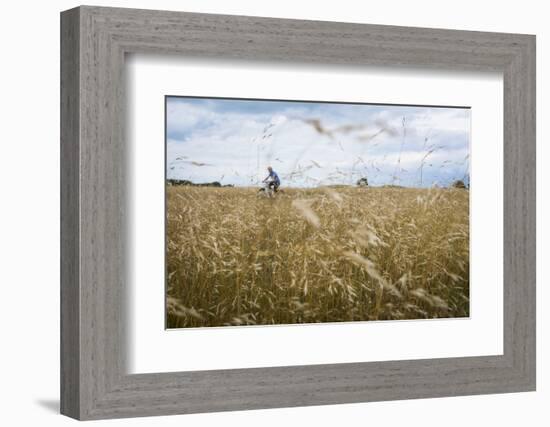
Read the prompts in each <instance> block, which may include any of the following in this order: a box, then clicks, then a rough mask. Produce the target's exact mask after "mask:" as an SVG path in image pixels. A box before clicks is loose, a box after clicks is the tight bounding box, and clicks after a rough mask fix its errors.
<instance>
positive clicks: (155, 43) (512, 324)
mask: <svg viewBox="0 0 550 427" xmlns="http://www.w3.org/2000/svg"><path fill="white" fill-rule="evenodd" d="M126 53H153V54H156V53H161V54H177V55H184V56H185V55H187V56H193V57H216V58H218V57H219V58H228V59H231V58H234V59H252V58H254V59H261V60H274V61H291V62H300V63H322V64H325V63H329V64H340V65H345V66H355V65H385V66H393V67H403V66H409V67H410V66H414V67H429V68H437V69H450V70H490V71H499V72H502V73H503V79H504V230H503V233H504V240H503V241H504V291H503V292H504V307H503V314H504V319H503V324H504V337H503V346H504V353H503V355H499V356H480V357H459V358H442V359H425V360H407V361H385V362H366V363H342V364H330V365H310V366H290V367H269V368H253V369H232V370H215V371H193V372H179V373H154V374H132V375H129V374H127V373H126V370H125V366H126V355H125V347H126V345H125V343H126V326H125V324H124V320H125V301H124V298H125V281H126V279H125V278H126V277H127V268H128V265H127V262H126V256H125V254H126V250H127V247H126V233H127V228H126V225H125V210H126V209H127V208H126V204H125V193H126V181H125V180H126V175H125V166H126V157H125V149H126V147H125V139H124V135H125V129H124V128H125V126H124V119H125V115H124V114H125V113H124V91H125V85H124V57H125V54H126ZM61 166H62V171H61V412H62V413H63V414H65V415H68V416H70V417H74V418H77V419H82V420H84V419H101V418H117V417H135V416H150V415H167V414H184V413H196V412H213V411H230V410H245V409H259V408H276V407H292V406H305V405H325V404H338V403H350V402H365V401H380V400H393V399H411V398H425V397H437V396H458V395H471V394H484V393H504V392H519V391H530V390H535V37H534V36H532V35H520V34H499V33H485V32H470V31H453V30H441V29H425V28H407V27H393V26H380V25H362V24H348V23H336V22H315V21H302V20H287V19H270V18H257V17H244V16H224V15H210V14H197V13H182V12H165V11H149V10H133V9H116V8H103V7H88V6H83V7H78V8H76V9H71V10H68V11H65V12H63V13H62V14H61Z"/></svg>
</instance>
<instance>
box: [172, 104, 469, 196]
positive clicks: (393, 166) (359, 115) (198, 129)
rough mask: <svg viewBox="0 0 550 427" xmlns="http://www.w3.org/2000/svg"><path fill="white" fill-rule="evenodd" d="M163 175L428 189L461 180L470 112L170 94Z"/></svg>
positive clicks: (245, 183) (466, 158)
mask: <svg viewBox="0 0 550 427" xmlns="http://www.w3.org/2000/svg"><path fill="white" fill-rule="evenodd" d="M166 103H167V104H166V112H167V116H166V135H167V141H166V144H167V147H166V168H167V171H166V172H167V177H168V179H187V180H191V181H193V182H196V183H199V182H212V181H220V182H221V183H222V184H233V185H236V186H251V185H252V186H254V185H258V182H259V181H261V180H262V179H263V178H265V176H266V174H267V173H266V168H267V166H269V165H271V166H272V167H273V169H274V170H275V171H276V172H277V173H278V174H279V176H280V178H281V181H282V185H283V186H288V187H312V186H317V185H330V184H353V183H355V182H356V181H357V180H358V179H359V178H361V177H367V179H368V181H369V184H370V185H385V184H395V185H403V186H409V187H420V186H422V187H428V186H431V185H433V184H435V183H437V184H438V185H448V184H449V183H451V182H452V181H454V180H456V179H467V176H468V170H469V169H468V168H469V143H470V110H469V109H467V108H443V107H441V108H438V107H416V106H414V107H413V106H397V105H366V104H337V103H317V102H294V101H258V100H237V99H215V98H189V97H167V98H166Z"/></svg>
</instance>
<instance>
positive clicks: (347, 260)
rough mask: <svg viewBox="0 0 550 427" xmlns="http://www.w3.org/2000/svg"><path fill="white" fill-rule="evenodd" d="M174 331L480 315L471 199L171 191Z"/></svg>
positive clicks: (170, 318) (170, 311)
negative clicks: (472, 264)
mask: <svg viewBox="0 0 550 427" xmlns="http://www.w3.org/2000/svg"><path fill="white" fill-rule="evenodd" d="M167 206H168V208H167V248H166V250H167V252H166V257H167V263H166V269H167V272H166V273H167V324H168V327H169V328H179V327H199V326H223V325H253V324H258V325H262V324H263V325H265V324H291V323H310V322H341V321H358V320H359V321H361V320H386V319H418V318H440V317H464V316H468V315H469V194H468V191H467V190H460V189H406V188H352V187H335V188H317V189H286V190H285V192H284V193H280V194H278V195H277V197H275V198H273V199H269V198H258V196H257V191H256V189H254V188H210V187H201V188H198V187H183V186H182V187H176V186H174V187H167Z"/></svg>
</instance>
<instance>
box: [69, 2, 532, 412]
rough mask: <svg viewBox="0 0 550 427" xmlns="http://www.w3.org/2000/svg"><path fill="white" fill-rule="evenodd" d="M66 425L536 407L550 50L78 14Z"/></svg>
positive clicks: (410, 35)
mask: <svg viewBox="0 0 550 427" xmlns="http://www.w3.org/2000/svg"><path fill="white" fill-rule="evenodd" d="M61 58H62V60H61V88H62V94H61V122H62V123H61V165H62V173H61V190H62V194H61V234H62V235H61V248H62V254H61V255H62V257H61V258H62V264H61V411H62V413H63V414H65V415H68V416H70V417H73V418H76V419H82V420H84V419H102V418H117V417H134V416H151V415H167V414H185V413H196V412H213V411H229V410H244V409H259V408H275V407H290V406H305V405H323V404H337V403H350V402H366V401H380V400H393V399H411V398H423V397H438V396H458V395H467V394H483V393H504V392H519V391H531V390H535V371H536V366H535V365H536V363H535V246H536V245H535V37H534V36H531V35H520V34H503V33H484V32H467V31H455V30H441V29H424V28H406V27H391V26H375V25H364V24H348V23H336V22H316V21H298V20H283V19H271V18H258V17H243V16H224V15H210V14H196V13H182V12H165V11H146V10H133V9H114V8H103V7H88V6H83V7H79V8H76V9H71V10H68V11H65V12H63V13H62V14H61Z"/></svg>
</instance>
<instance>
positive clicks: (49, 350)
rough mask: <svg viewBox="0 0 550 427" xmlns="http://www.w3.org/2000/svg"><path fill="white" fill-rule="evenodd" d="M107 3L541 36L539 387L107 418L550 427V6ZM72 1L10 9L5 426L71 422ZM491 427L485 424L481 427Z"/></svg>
mask: <svg viewBox="0 0 550 427" xmlns="http://www.w3.org/2000/svg"><path fill="white" fill-rule="evenodd" d="M94 3H95V4H97V5H105V6H122V7H138V8H148V9H151V8H155V9H167V10H185V11H194V12H210V13H227V14H245V15H257V16H271V17H281V18H301V19H319V20H329V21H349V22H362V23H374V24H392V25H409V26H424V27H441V28H454V29H466V30H482V31H503V32H519V33H531V34H536V35H537V45H538V48H537V57H538V60H537V62H538V64H537V74H538V82H537V85H538V90H537V93H538V99H537V108H538V113H537V122H538V133H537V137H538V147H539V148H538V206H537V208H538V214H537V217H538V219H539V221H538V236H539V238H538V249H539V252H538V260H539V266H538V315H537V318H538V338H539V339H538V343H539V344H538V361H539V363H538V391H537V392H536V393H518V394H508V395H489V396H474V397H458V398H439V399H424V400H413V401H398V402H382V403H365V404H351V405H337V406H323V407H309V408H293V409H276V410H262V411H247V412H232V413H220V414H207V415H202V414H201V415H190V416H171V417H160V418H154V419H152V418H144V419H129V420H116V421H109V422H108V423H109V424H110V425H121V426H122V425H124V426H131V425H132V426H134V425H135V426H145V425H151V424H152V423H154V425H181V424H182V423H185V424H186V425H188V426H194V425H201V426H203V425H206V426H210V425H211V426H215V425H216V426H217V425H225V426H232V425H235V426H236V425H239V426H258V425H262V426H271V425H273V426H280V425H316V426H329V425H330V426H334V425H346V424H351V425H354V424H362V425H367V424H370V425H377V424H378V425H380V424H383V425H385V426H392V425H407V426H408V427H412V426H423V427H426V426H432V425H445V426H460V427H464V426H469V425H478V424H480V425H483V424H489V425H498V426H517V425H530V426H546V425H549V424H550V409H549V406H548V404H549V403H550V370H549V369H548V366H549V365H548V363H547V362H545V360H544V359H545V358H546V359H547V358H548V345H549V343H550V335H549V334H548V329H547V324H548V320H549V315H548V310H547V307H545V305H547V304H548V303H549V302H550V301H548V296H549V295H550V293H549V291H548V289H545V283H547V282H548V278H549V277H550V276H549V274H548V272H547V271H544V261H545V259H548V256H549V247H548V245H549V243H550V242H549V240H548V230H549V227H548V225H546V224H545V223H544V218H545V217H546V218H548V217H549V215H550V211H549V208H550V206H549V197H548V196H549V191H548V187H547V186H545V185H544V184H545V182H547V181H548V178H549V175H550V172H549V168H548V167H545V164H546V163H547V162H548V161H549V160H550V158H549V151H550V149H549V148H548V145H546V146H545V144H544V143H543V141H545V140H548V138H549V127H548V125H547V124H546V123H545V122H544V119H545V118H547V117H548V116H549V115H550V105H549V102H550V97H549V93H548V76H549V75H550V51H549V46H550V27H549V26H548V12H547V11H545V2H542V1H534V0H523V1H521V2H518V1H514V2H508V1H486V2H482V1H479V0H474V1H471V0H460V1H454V2H443V1H440V0H439V1H428V0H415V1H407V0H401V1H390V0H387V1H371V2H364V1H363V2H361V1H357V0H355V1H353V0H338V1H334V2H321V1H319V0H316V1H315V0H303V1H297V0H277V1H271V2H264V1H258V0H256V1H253V0H231V1H223V0H187V1H175V0H173V1H169V0H157V1H146V0H142V1H137V0H136V1H115V0H111V1H96V2H94ZM76 5H78V2H74V1H61V0H59V1H50V2H38V1H21V2H15V1H14V2H4V4H3V5H2V18H1V23H0V32H1V38H0V40H1V43H2V51H1V53H0V55H1V58H2V63H1V65H0V73H1V78H0V85H1V86H0V108H1V110H0V117H1V122H0V200H1V201H2V203H1V207H0V319H1V323H0V325H1V328H2V335H1V351H0V362H1V365H0V366H2V367H3V369H2V373H1V374H0V394H1V398H0V402H2V406H1V410H0V421H1V422H2V424H3V425H6V426H14V425H33V424H35V425H36V424H39V425H41V426H53V425H56V426H57V425H68V424H69V423H71V422H73V421H71V420H70V419H68V418H65V417H62V416H60V415H58V414H57V412H58V405H59V403H58V402H59V398H58V395H59V392H58V384H59V379H58V378H59V367H58V365H59V362H58V361H59V333H58V330H59V12H60V11H61V10H64V9H68V8H71V7H74V6H76ZM482 423H483V424H482Z"/></svg>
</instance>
